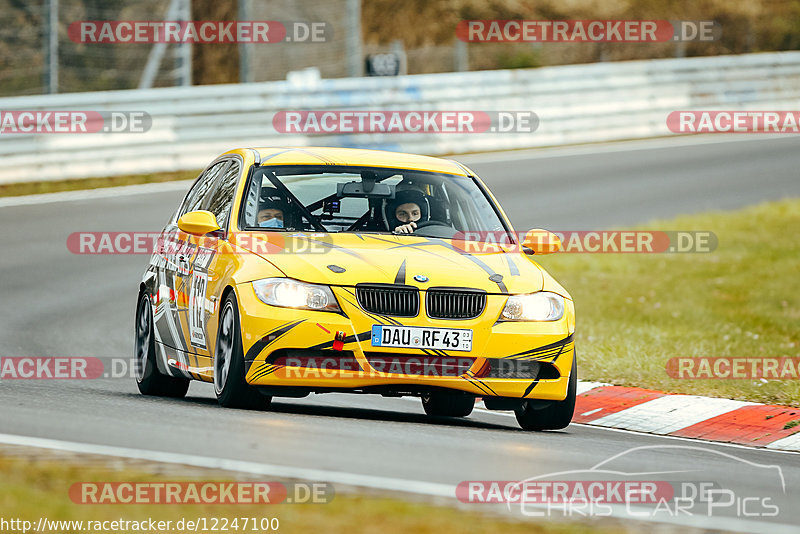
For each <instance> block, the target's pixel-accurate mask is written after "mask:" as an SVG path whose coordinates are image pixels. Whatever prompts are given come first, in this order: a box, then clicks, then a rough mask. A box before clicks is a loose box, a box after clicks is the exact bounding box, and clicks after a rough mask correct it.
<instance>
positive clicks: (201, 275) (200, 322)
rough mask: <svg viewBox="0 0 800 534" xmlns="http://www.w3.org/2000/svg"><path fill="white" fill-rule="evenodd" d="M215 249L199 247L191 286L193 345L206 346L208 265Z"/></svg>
mask: <svg viewBox="0 0 800 534" xmlns="http://www.w3.org/2000/svg"><path fill="white" fill-rule="evenodd" d="M213 257H214V251H213V250H212V249H208V248H202V247H200V248H198V249H197V255H196V256H195V259H194V269H193V270H192V281H191V285H190V287H189V341H190V342H191V344H192V346H194V347H198V348H201V349H205V348H206V330H205V325H206V321H205V319H206V289H207V288H208V266H209V264H210V263H211V259H212V258H213Z"/></svg>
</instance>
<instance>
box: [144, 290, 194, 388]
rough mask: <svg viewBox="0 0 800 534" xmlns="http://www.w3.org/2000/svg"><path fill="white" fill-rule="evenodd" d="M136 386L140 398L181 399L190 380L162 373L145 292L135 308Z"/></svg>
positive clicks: (148, 298) (147, 297)
mask: <svg viewBox="0 0 800 534" xmlns="http://www.w3.org/2000/svg"><path fill="white" fill-rule="evenodd" d="M135 337H136V347H135V354H134V356H135V361H134V366H135V367H136V385H137V386H138V388H139V392H140V393H141V394H142V395H153V396H157V397H174V398H182V397H184V396H186V392H187V391H188V390H189V379H188V378H182V377H176V376H167V375H164V374H161V372H160V371H159V370H158V365H157V364H156V342H155V338H154V336H153V307H152V306H151V305H150V296H149V295H148V294H147V293H146V292H142V294H141V295H139V302H138V304H137V306H136V327H135Z"/></svg>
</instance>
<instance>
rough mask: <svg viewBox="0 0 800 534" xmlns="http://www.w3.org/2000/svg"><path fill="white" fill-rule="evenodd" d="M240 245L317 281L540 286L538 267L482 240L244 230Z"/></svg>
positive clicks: (521, 289)
mask: <svg viewBox="0 0 800 534" xmlns="http://www.w3.org/2000/svg"><path fill="white" fill-rule="evenodd" d="M235 242H236V244H237V245H238V246H239V247H242V248H245V249H246V250H248V251H250V252H252V253H254V254H257V255H258V256H260V257H262V258H264V259H265V260H267V261H269V262H270V263H272V264H273V265H274V266H275V267H277V268H278V269H280V270H281V271H282V272H283V273H284V274H285V275H286V276H288V277H291V278H295V279H298V280H303V281H306V282H311V283H317V284H328V285H338V286H354V285H356V284H358V283H382V284H407V285H412V286H417V287H420V288H428V287H436V286H447V287H469V288H475V289H483V290H485V291H487V292H489V293H529V292H533V291H540V290H541V289H542V287H543V285H544V277H543V274H542V270H541V268H540V267H539V266H538V265H537V264H535V263H534V262H532V261H531V260H529V259H528V257H527V256H525V255H524V254H521V253H519V252H509V251H506V250H504V249H503V248H501V247H498V246H495V245H490V244H483V243H464V242H463V241H459V240H453V239H440V238H429V237H421V236H394V235H391V234H355V233H341V234H314V233H289V232H252V233H251V232H247V233H245V234H242V235H239V236H236V238H235Z"/></svg>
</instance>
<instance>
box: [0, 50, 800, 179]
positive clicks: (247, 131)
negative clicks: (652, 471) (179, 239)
mask: <svg viewBox="0 0 800 534" xmlns="http://www.w3.org/2000/svg"><path fill="white" fill-rule="evenodd" d="M325 109H334V110H470V111H492V110H529V111H534V112H535V113H536V114H537V115H538V116H539V119H540V123H539V128H538V129H537V130H536V131H535V132H532V133H485V134H436V133H415V134H414V133H403V134H351V135H344V134H338V135H298V134H282V133H279V132H277V131H276V130H275V129H274V128H273V126H272V118H273V116H274V115H275V113H277V112H278V111H282V110H325ZM692 109H736V110H739V109H741V110H753V109H762V110H767V109H768V110H781V109H783V110H789V109H793V110H796V109H800V52H776V53H764V54H748V55H740V56H714V57H699V58H682V59H663V60H648V61H627V62H614V63H596V64H589V65H569V66H558V67H546V68H539V69H525V70H503V71H479V72H464V73H445V74H426V75H416V76H402V77H397V78H389V77H385V78H383V77H376V78H344V79H329V80H318V81H317V82H315V83H312V84H311V85H304V86H303V85H297V84H293V83H290V82H288V81H281V82H266V83H257V84H239V85H212V86H195V87H180V88H163V89H146V90H134V91H108V92H96V93H68V94H59V95H42V96H25V97H12V98H2V99H0V110H2V111H12V110H32V111H39V110H41V111H46V110H51V111H55V110H58V111H69V110H81V111H85V110H92V111H101V112H102V111H145V112H147V113H149V114H150V115H151V117H152V127H151V128H150V130H148V131H147V132H145V133H92V134H32V135H31V134H0V183H3V182H6V183H8V182H22V181H31V180H58V179H66V178H80V177H92V176H109V175H125V174H139V173H151V172H163V171H176V170H187V169H199V168H201V167H203V166H204V165H206V164H207V163H208V162H209V161H210V160H211V159H212V158H213V157H214V156H215V155H217V154H218V153H221V152H223V151H225V150H228V149H230V148H233V147H238V146H274V145H278V146H283V145H305V146H314V145H316V146H320V145H324V146H360V147H370V148H380V149H386V150H397V151H405V152H417V153H424V154H430V155H442V154H453V153H463V152H472V151H482V150H501V149H516V148H529V147H541V146H554V145H563V144H571V143H586V142H598V141H611V140H617V139H633V138H647V137H656V136H664V135H671V134H670V132H669V130H668V129H667V126H666V117H667V115H668V114H669V113H670V112H671V111H675V110H692Z"/></svg>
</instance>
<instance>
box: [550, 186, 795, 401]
mask: <svg viewBox="0 0 800 534" xmlns="http://www.w3.org/2000/svg"><path fill="white" fill-rule="evenodd" d="M638 229H642V230H645V229H646V230H700V231H702V230H710V231H712V232H714V233H715V234H716V235H717V238H718V240H719V244H718V247H717V249H716V250H715V251H714V252H711V253H706V254H689V253H686V254H554V255H552V256H542V257H541V258H538V260H539V262H540V264H541V265H542V266H543V267H545V268H546V269H547V270H548V272H549V273H550V274H552V275H553V276H554V277H555V278H556V279H557V280H559V282H561V283H562V285H564V287H566V288H567V290H568V291H569V292H570V293H571V295H572V297H573V298H574V299H575V307H576V314H577V329H576V334H575V338H576V348H577V353H578V362H579V369H580V372H579V376H580V377H581V378H583V379H584V380H598V381H606V382H611V383H614V384H618V385H630V386H640V387H645V388H655V389H661V390H665V391H670V392H677V393H689V394H696V395H708V396H715V397H726V398H732V399H741V400H748V401H758V402H766V403H779V404H789V405H794V406H800V380H770V381H766V382H765V381H762V380H752V379H750V380H743V379H738V380H707V379H706V380H685V379H684V380H679V379H673V378H670V377H669V376H667V373H666V371H665V365H666V363H667V360H669V358H672V357H676V356H689V357H695V356H726V357H780V356H800V239H798V235H797V234H798V230H800V200H798V199H788V200H782V201H779V202H770V203H764V204H760V205H757V206H753V207H749V208H746V209H742V210H738V211H730V212H711V213H704V214H699V215H691V216H682V217H677V218H675V219H671V220H664V221H656V222H654V223H651V224H648V225H646V226H641V227H639V228H638Z"/></svg>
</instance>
